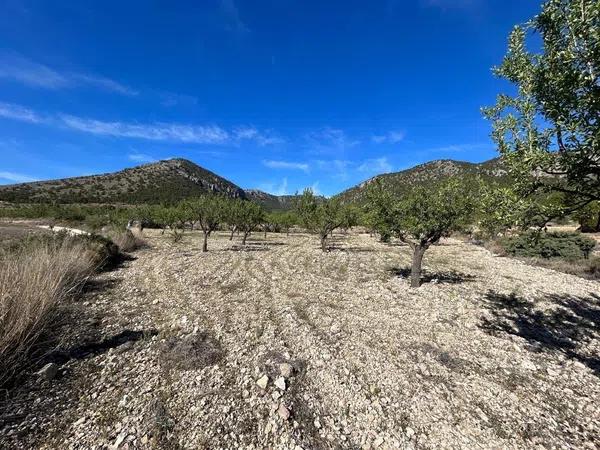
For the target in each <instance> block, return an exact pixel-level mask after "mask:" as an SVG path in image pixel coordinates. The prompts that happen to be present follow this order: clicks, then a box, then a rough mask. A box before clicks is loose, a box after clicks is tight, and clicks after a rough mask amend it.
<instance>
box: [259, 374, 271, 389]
mask: <svg viewBox="0 0 600 450" xmlns="http://www.w3.org/2000/svg"><path fill="white" fill-rule="evenodd" d="M256 384H257V385H258V387H259V388H261V389H263V390H264V389H266V388H267V384H269V377H268V376H266V375H263V376H262V377H260V378H259V379H258V380H257V381H256Z"/></svg>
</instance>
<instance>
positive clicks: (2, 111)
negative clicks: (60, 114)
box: [0, 102, 44, 123]
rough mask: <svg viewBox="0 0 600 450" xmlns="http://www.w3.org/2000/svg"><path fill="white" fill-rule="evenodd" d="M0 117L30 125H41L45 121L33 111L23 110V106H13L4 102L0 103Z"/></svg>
mask: <svg viewBox="0 0 600 450" xmlns="http://www.w3.org/2000/svg"><path fill="white" fill-rule="evenodd" d="M0 117H4V118H6V119H13V120H19V121H21V122H30V123H41V122H43V121H44V119H42V117H40V116H39V115H38V114H36V113H35V112H34V111H32V110H31V109H27V108H23V107H22V106H19V105H13V104H11V103H2V102H0Z"/></svg>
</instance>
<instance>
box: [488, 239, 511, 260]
mask: <svg viewBox="0 0 600 450" xmlns="http://www.w3.org/2000/svg"><path fill="white" fill-rule="evenodd" d="M483 246H484V247H485V248H487V249H488V250H489V251H490V252H491V253H492V254H494V255H496V256H508V253H507V252H506V249H505V248H504V247H503V246H502V244H501V243H500V242H499V241H497V240H495V239H492V240H488V241H485V242H484V244H483Z"/></svg>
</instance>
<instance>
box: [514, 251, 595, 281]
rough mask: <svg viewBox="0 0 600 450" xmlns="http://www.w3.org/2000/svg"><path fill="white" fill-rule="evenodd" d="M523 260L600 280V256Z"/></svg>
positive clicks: (558, 270)
mask: <svg viewBox="0 0 600 450" xmlns="http://www.w3.org/2000/svg"><path fill="white" fill-rule="evenodd" d="M523 261H525V262H526V263H529V264H531V265H534V266H541V267H545V268H546V269H552V270H556V271H557V272H563V273H568V274H571V275H577V276H578V277H582V278H587V279H590V280H600V257H597V256H596V257H592V258H589V259H577V260H567V259H560V258H552V259H544V258H524V259H523Z"/></svg>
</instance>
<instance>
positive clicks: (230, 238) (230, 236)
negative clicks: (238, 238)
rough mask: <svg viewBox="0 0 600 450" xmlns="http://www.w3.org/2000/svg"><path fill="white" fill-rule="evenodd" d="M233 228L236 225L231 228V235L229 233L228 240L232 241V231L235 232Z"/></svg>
mask: <svg viewBox="0 0 600 450" xmlns="http://www.w3.org/2000/svg"><path fill="white" fill-rule="evenodd" d="M235 229H236V227H233V228H232V229H231V235H229V240H230V241H233V233H235Z"/></svg>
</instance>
